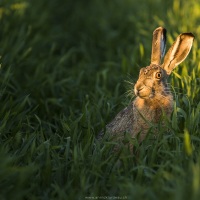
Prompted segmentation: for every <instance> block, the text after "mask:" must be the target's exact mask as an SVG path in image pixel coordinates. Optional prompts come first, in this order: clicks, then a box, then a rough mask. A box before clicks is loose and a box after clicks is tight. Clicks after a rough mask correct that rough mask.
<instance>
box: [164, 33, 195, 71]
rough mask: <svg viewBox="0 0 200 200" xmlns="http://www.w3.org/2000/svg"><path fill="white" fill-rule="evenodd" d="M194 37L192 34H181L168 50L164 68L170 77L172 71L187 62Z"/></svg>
mask: <svg viewBox="0 0 200 200" xmlns="http://www.w3.org/2000/svg"><path fill="white" fill-rule="evenodd" d="M193 40H194V35H193V34H192V33H182V34H180V35H179V36H178V37H177V39H176V41H175V42H174V44H173V45H172V46H171V48H170V49H169V50H168V52H167V54H166V56H165V58H164V62H163V64H162V66H161V67H162V68H163V69H165V71H166V72H167V74H168V75H170V74H171V72H172V70H173V69H174V68H175V67H176V66H178V65H179V64H180V63H181V62H183V61H184V60H185V58H186V57H187V55H188V54H189V52H190V49H191V48H192V44H193Z"/></svg>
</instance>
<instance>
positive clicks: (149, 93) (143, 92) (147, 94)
mask: <svg viewBox="0 0 200 200" xmlns="http://www.w3.org/2000/svg"><path fill="white" fill-rule="evenodd" d="M134 92H135V95H136V96H138V97H140V98H141V99H150V98H153V97H154V92H153V90H152V89H151V88H146V87H142V88H139V89H136V88H135V89H134Z"/></svg>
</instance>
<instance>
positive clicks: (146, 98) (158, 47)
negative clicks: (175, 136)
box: [98, 27, 194, 142]
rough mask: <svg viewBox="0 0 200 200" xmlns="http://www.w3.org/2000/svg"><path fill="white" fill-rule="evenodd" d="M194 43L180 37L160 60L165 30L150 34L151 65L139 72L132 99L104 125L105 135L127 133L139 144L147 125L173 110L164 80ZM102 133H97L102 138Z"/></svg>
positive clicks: (187, 36)
mask: <svg viewBox="0 0 200 200" xmlns="http://www.w3.org/2000/svg"><path fill="white" fill-rule="evenodd" d="M193 40H194V35H193V34H192V33H182V34H180V35H179V36H178V37H177V39H176V40H175V42H174V43H173V45H172V46H171V48H170V49H169V50H168V52H167V54H166V56H165V57H164V61H163V64H160V63H161V59H162V57H163V56H164V54H165V44H166V29H165V28H163V27H158V28H157V29H155V30H154V32H153V41H152V53H151V63H150V65H149V66H147V67H143V68H141V69H140V73H139V78H138V80H137V82H136V84H135V85H134V93H135V96H136V98H135V99H134V101H133V102H132V103H131V104H130V105H129V106H127V107H126V108H125V109H123V110H122V111H120V112H119V113H118V114H117V115H116V117H115V118H114V119H113V120H112V121H111V122H110V123H109V124H108V125H106V132H107V133H108V134H111V136H112V137H113V138H122V137H123V136H124V133H126V132H127V133H129V134H130V135H131V137H132V138H135V137H138V139H139V142H141V141H143V140H144V138H145V137H146V135H147V132H148V130H149V128H150V126H151V124H156V123H158V122H159V121H160V119H161V118H162V115H163V113H165V115H166V116H167V117H170V115H171V113H172V111H173V95H172V93H171V92H170V89H169V87H168V83H167V79H168V77H169V75H170V74H171V72H172V70H173V69H174V68H175V67H176V66H178V65H179V64H180V63H181V62H183V61H184V60H185V58H186V57H187V55H188V54H189V52H190V50H191V47H192V44H193ZM103 135H104V131H101V132H100V133H99V134H98V139H100V138H102V136H103Z"/></svg>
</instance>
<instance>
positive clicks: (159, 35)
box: [151, 27, 167, 65]
mask: <svg viewBox="0 0 200 200" xmlns="http://www.w3.org/2000/svg"><path fill="white" fill-rule="evenodd" d="M166 32H167V31H166V29H165V28H163V27H158V28H157V29H155V30H154V32H153V40H152V51H151V64H155V65H160V62H161V59H162V57H163V56H164V54H165V44H166Z"/></svg>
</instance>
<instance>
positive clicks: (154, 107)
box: [132, 95, 173, 139]
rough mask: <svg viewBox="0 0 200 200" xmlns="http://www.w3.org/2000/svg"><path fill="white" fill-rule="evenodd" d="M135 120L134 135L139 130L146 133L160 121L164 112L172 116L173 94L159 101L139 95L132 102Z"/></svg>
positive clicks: (143, 133)
mask: <svg viewBox="0 0 200 200" xmlns="http://www.w3.org/2000/svg"><path fill="white" fill-rule="evenodd" d="M132 106H133V115H134V120H133V124H132V128H133V129H132V135H133V137H134V136H135V135H137V134H138V133H139V132H140V134H141V137H142V138H141V139H143V136H142V135H146V133H147V131H148V130H149V128H150V126H151V125H153V124H155V123H158V122H159V121H160V120H161V119H162V116H163V114H165V115H166V116H168V117H169V116H170V115H171V113H172V110H173V96H172V95H168V96H167V97H166V98H164V99H160V100H159V101H155V100H149V99H148V100H145V99H141V98H139V97H137V98H136V99H135V101H133V103H132Z"/></svg>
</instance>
